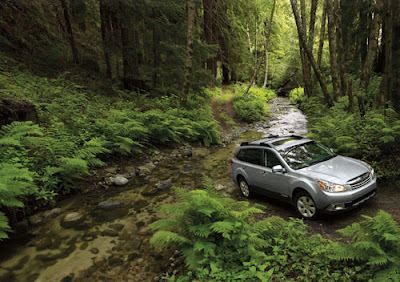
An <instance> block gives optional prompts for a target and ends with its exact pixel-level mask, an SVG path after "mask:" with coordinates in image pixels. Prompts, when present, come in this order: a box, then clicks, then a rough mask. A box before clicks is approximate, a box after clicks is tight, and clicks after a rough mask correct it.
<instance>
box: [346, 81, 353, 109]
mask: <svg viewBox="0 0 400 282" xmlns="http://www.w3.org/2000/svg"><path fill="white" fill-rule="evenodd" d="M348 89H349V90H348V91H347V96H348V97H349V113H354V97H353V80H350V81H349V87H348Z"/></svg>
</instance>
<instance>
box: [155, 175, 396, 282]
mask: <svg viewBox="0 0 400 282" xmlns="http://www.w3.org/2000/svg"><path fill="white" fill-rule="evenodd" d="M175 194H176V197H177V199H178V200H179V202H178V203H175V204H169V205H165V206H163V207H162V211H164V212H166V213H167V214H169V215H171V216H170V217H168V218H164V219H161V220H158V221H156V222H154V223H152V224H150V227H151V228H152V229H153V230H157V232H156V233H155V234H154V236H153V237H152V238H151V240H150V243H151V244H152V245H154V246H156V247H159V248H163V249H164V248H168V247H175V248H178V249H179V250H180V252H181V253H182V255H183V257H184V259H185V264H186V267H187V268H188V270H189V271H188V272H186V274H183V276H181V277H179V280H178V281H186V280H201V281H203V280H207V281H222V280H223V281H234V280H246V281H247V280H249V281H268V280H270V279H272V280H282V281H288V280H290V281H292V280H293V279H294V277H295V280H296V281H317V280H318V281H354V280H365V279H367V278H368V277H369V275H371V272H370V270H369V269H367V268H365V267H364V266H363V265H364V263H358V262H354V263H349V262H345V261H340V260H339V261H338V259H337V257H338V255H333V256H332V254H339V253H340V252H342V251H341V247H338V245H337V244H333V243H332V242H330V241H329V240H327V239H324V238H323V237H322V236H321V235H313V236H311V235H310V234H308V232H307V226H306V225H305V224H304V223H303V222H302V221H301V220H299V219H290V220H289V221H286V220H284V219H282V218H280V217H268V218H266V219H263V220H258V221H256V220H255V217H259V216H260V214H261V213H263V211H262V210H261V209H260V208H262V207H259V206H258V207H255V206H251V205H249V203H248V202H237V201H234V200H232V199H230V198H228V197H226V196H222V195H220V194H218V192H217V191H216V190H214V188H213V185H212V181H211V180H210V179H209V178H207V177H205V178H204V190H191V191H187V190H185V189H181V188H175ZM375 220H376V221H377V220H379V219H375ZM382 228H383V229H382V230H385V231H384V232H386V233H390V234H393V232H392V231H391V230H392V229H391V228H387V229H386V227H384V225H382ZM364 232H366V231H364ZM385 236H386V235H385ZM396 236H397V235H396ZM387 237H388V238H389V239H390V238H393V237H392V235H387ZM388 247H389V246H388ZM390 247H394V246H392V245H391V246H390ZM344 248H345V247H344ZM397 250H398V248H397Z"/></svg>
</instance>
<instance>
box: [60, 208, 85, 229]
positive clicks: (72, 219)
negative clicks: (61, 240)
mask: <svg viewBox="0 0 400 282" xmlns="http://www.w3.org/2000/svg"><path fill="white" fill-rule="evenodd" d="M83 220H84V216H83V215H82V214H81V213H79V212H71V213H68V214H66V215H65V216H64V218H63V219H62V220H61V226H62V227H63V228H72V227H75V226H77V225H78V224H79V223H81V222H82V221H83Z"/></svg>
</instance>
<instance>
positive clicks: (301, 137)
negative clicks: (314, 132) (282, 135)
mask: <svg viewBox="0 0 400 282" xmlns="http://www.w3.org/2000/svg"><path fill="white" fill-rule="evenodd" d="M288 137H297V138H299V139H304V138H306V137H304V136H301V135H298V134H292V135H290V136H288Z"/></svg>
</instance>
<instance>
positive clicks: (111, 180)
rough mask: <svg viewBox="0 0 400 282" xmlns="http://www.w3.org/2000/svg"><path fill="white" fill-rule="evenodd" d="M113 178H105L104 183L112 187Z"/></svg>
mask: <svg viewBox="0 0 400 282" xmlns="http://www.w3.org/2000/svg"><path fill="white" fill-rule="evenodd" d="M114 180H115V177H105V178H104V182H105V183H106V185H113V184H114Z"/></svg>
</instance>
